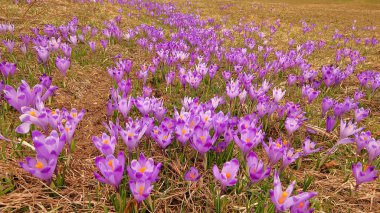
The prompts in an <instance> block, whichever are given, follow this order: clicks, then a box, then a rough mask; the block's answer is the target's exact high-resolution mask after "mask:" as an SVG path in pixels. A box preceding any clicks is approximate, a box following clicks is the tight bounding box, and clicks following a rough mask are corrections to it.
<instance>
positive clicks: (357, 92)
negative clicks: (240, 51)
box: [354, 89, 364, 101]
mask: <svg viewBox="0 0 380 213" xmlns="http://www.w3.org/2000/svg"><path fill="white" fill-rule="evenodd" d="M363 97H364V93H362V92H361V91H360V90H358V89H356V90H355V94H354V100H355V101H360V99H362V98H363Z"/></svg>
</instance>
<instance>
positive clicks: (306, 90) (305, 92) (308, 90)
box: [302, 85, 321, 103]
mask: <svg viewBox="0 0 380 213" xmlns="http://www.w3.org/2000/svg"><path fill="white" fill-rule="evenodd" d="M320 92H321V91H319V90H314V89H313V88H312V87H310V86H309V85H304V86H303V87H302V97H307V98H308V101H309V103H311V102H313V100H314V99H316V98H317V96H318V95H319V93H320Z"/></svg>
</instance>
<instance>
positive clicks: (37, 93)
mask: <svg viewBox="0 0 380 213" xmlns="http://www.w3.org/2000/svg"><path fill="white" fill-rule="evenodd" d="M57 89H58V87H56V86H50V87H49V89H47V90H46V92H45V93H43V87H42V86H41V85H40V84H36V85H35V86H34V87H33V89H31V88H30V86H29V84H28V83H27V82H26V81H24V80H22V81H21V85H20V86H19V87H18V88H17V91H16V90H15V89H14V88H13V87H11V86H9V85H6V86H5V88H4V98H5V100H6V101H7V102H8V103H9V105H11V106H12V107H13V108H15V109H16V110H18V111H19V112H21V107H23V106H35V104H36V100H37V97H40V100H41V101H42V102H43V101H45V100H46V99H47V98H48V97H50V96H51V95H52V94H54V91H55V90H57Z"/></svg>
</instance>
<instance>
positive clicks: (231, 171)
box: [212, 158, 239, 188]
mask: <svg viewBox="0 0 380 213" xmlns="http://www.w3.org/2000/svg"><path fill="white" fill-rule="evenodd" d="M238 171H239V161H238V160H237V159H236V158H234V159H232V160H231V161H228V162H226V163H224V165H223V169H222V171H219V169H218V166H217V165H214V167H213V168H212V173H213V174H214V177H215V178H216V179H217V180H218V181H219V182H220V183H221V184H222V188H225V187H226V186H233V185H235V183H236V182H237V179H236V175H237V173H238Z"/></svg>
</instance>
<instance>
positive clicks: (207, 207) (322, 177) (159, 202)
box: [0, 0, 380, 212]
mask: <svg viewBox="0 0 380 213" xmlns="http://www.w3.org/2000/svg"><path fill="white" fill-rule="evenodd" d="M130 2H137V1H130ZM158 2H160V3H168V2H169V1H166V0H165V1H158ZM173 5H175V7H176V8H177V10H178V11H180V12H182V13H185V14H186V13H190V14H195V15H199V18H198V19H200V20H208V19H209V18H213V19H214V23H210V24H206V26H205V27H204V28H205V29H207V27H211V26H214V24H215V25H216V24H217V25H219V26H220V29H219V30H217V32H216V33H215V35H216V36H217V38H218V39H221V38H223V44H222V45H221V46H223V47H224V48H225V49H226V50H230V48H243V47H244V46H245V44H244V36H247V37H250V36H251V37H254V38H255V39H256V40H257V44H256V46H257V45H265V44H263V40H265V39H267V38H268V37H269V36H270V34H271V33H270V31H269V26H272V25H273V26H274V25H275V24H274V23H275V22H276V20H278V19H280V20H281V22H280V23H281V27H278V29H277V32H276V33H275V34H273V36H271V41H269V44H270V46H271V47H273V48H275V50H278V51H283V52H287V51H289V50H290V49H296V47H297V45H301V44H304V43H305V42H307V41H315V43H316V44H317V42H318V41H320V40H323V41H325V42H326V46H325V47H324V48H322V49H320V50H316V51H314V52H313V53H312V54H311V55H310V56H306V58H307V63H309V64H310V65H311V67H310V69H315V70H318V71H319V73H318V77H319V78H320V77H321V73H320V69H321V67H322V66H323V65H335V66H338V67H339V66H340V67H345V66H346V65H347V63H348V62H347V60H346V61H345V60H342V61H340V62H336V60H335V55H336V51H337V49H343V48H352V49H353V50H358V51H359V52H360V55H361V56H364V57H365V61H364V62H363V63H360V64H358V65H357V67H356V68H355V71H354V73H353V74H352V75H350V76H348V77H347V78H346V79H345V80H344V81H343V82H342V83H340V84H338V85H337V86H334V87H329V88H326V87H325V86H322V87H321V89H320V90H321V93H320V94H319V96H318V97H317V98H316V99H315V100H314V101H313V102H312V103H311V104H309V103H308V102H307V101H306V100H305V98H302V95H301V93H302V91H301V87H302V86H301V85H300V84H298V85H293V86H288V85H287V76H288V74H290V73H291V74H296V75H300V74H301V73H302V72H301V70H300V69H299V68H291V69H289V70H287V71H286V72H279V73H274V72H268V73H267V74H266V76H265V79H268V80H269V81H270V82H271V83H273V87H272V88H274V87H281V88H283V89H285V90H286V94H285V97H284V98H283V99H284V100H288V101H293V102H295V103H299V104H300V106H301V108H302V110H303V111H304V112H305V117H306V118H307V121H305V122H304V123H303V125H302V127H301V128H300V129H299V130H298V131H296V132H295V133H294V134H293V135H288V134H287V131H286V129H285V128H284V123H283V122H284V121H283V120H281V119H279V118H278V117H276V116H267V117H265V118H262V119H261V120H260V122H261V123H263V127H262V129H263V131H265V135H266V137H265V140H264V141H265V142H266V143H267V142H268V140H269V138H270V137H272V138H277V137H281V138H283V139H284V140H287V141H291V143H292V144H293V146H294V148H295V150H296V151H302V142H303V141H304V139H305V138H306V137H307V136H310V137H311V139H312V140H313V141H315V142H316V143H317V146H318V147H323V149H322V151H321V152H318V153H315V154H313V155H310V156H307V157H304V158H302V160H298V161H296V162H295V163H293V164H291V165H290V167H288V168H286V169H285V170H284V171H283V172H282V174H281V181H282V184H283V185H285V186H287V185H288V184H290V183H291V182H292V181H293V180H296V181H297V184H296V191H299V190H304V191H315V192H317V193H318V195H317V196H316V197H314V198H312V200H311V203H312V206H313V208H314V209H315V211H316V212H379V209H380V184H379V183H380V182H379V180H375V181H373V182H370V183H365V184H362V185H361V186H360V187H359V189H358V190H355V179H354V177H353V176H352V171H351V167H352V164H353V163H356V162H358V161H362V162H363V160H364V159H367V154H366V153H365V152H364V151H363V152H362V153H361V155H356V153H355V150H356V147H355V144H348V145H343V146H340V147H339V148H338V151H336V152H335V153H333V154H332V155H331V156H330V157H329V158H327V160H326V162H325V163H324V164H323V165H321V166H320V167H318V166H317V164H318V163H320V162H321V159H323V157H324V156H326V152H327V150H328V149H329V148H331V147H332V146H333V145H334V144H335V143H336V141H337V138H338V137H339V124H338V125H337V126H338V127H336V128H335V129H334V131H333V132H332V133H327V132H326V131H325V130H324V129H325V118H324V117H322V113H321V102H322V100H323V98H324V97H325V96H327V95H328V96H330V97H332V98H334V99H335V100H337V101H339V102H342V101H344V99H345V98H346V97H347V96H349V97H353V95H354V93H355V90H356V89H357V88H360V89H361V90H362V91H363V92H364V93H367V94H366V96H364V97H363V98H362V99H361V100H360V103H359V106H360V107H364V108H365V109H367V108H368V109H370V116H369V117H368V118H366V119H364V120H363V121H361V122H360V123H359V124H358V126H360V127H365V131H371V133H372V137H374V138H376V139H379V137H380V128H379V127H380V120H379V118H380V94H379V91H378V90H377V91H375V92H374V93H373V94H370V92H369V91H367V90H366V89H365V88H363V87H361V86H360V84H359V82H358V79H357V77H356V75H357V74H359V73H360V72H362V71H364V70H374V71H380V45H379V44H378V45H375V46H373V47H372V46H371V45H364V41H363V40H364V38H367V37H368V38H372V37H375V38H378V39H379V38H380V26H377V25H378V24H379V20H380V2H378V1H375V0H365V1H359V0H353V1H348V0H334V1H327V0H323V1H307V0H289V1H277V0H270V1H264V0H260V1H250V0H240V1H229V0H214V1H202V0H192V1H183V0H179V1H175V2H173ZM119 8H121V9H122V10H119ZM165 15H166V14H162V15H161V16H151V15H150V14H147V13H146V10H144V9H138V8H136V7H134V6H128V5H119V4H116V3H115V4H112V3H109V2H108V1H106V2H105V3H94V2H90V3H79V2H75V1H58V0H48V1H38V0H36V1H32V3H31V4H26V3H25V1H21V0H20V3H19V4H14V1H13V0H2V1H1V7H0V24H6V23H12V24H14V25H15V32H14V33H13V34H6V33H2V34H0V40H5V39H11V40H15V41H16V46H15V50H14V52H13V53H12V54H10V53H8V52H7V49H6V48H5V47H4V46H3V45H0V51H1V54H0V59H1V60H0V61H2V60H6V61H8V62H12V63H17V72H16V74H15V75H14V76H13V77H11V78H9V79H8V80H7V84H9V85H11V86H15V87H18V86H19V84H20V82H21V80H22V79H24V80H26V81H27V82H28V83H29V85H35V84H37V83H38V82H39V77H40V76H41V75H42V74H43V73H47V74H49V75H51V76H52V79H53V85H56V86H58V87H59V89H58V90H57V92H56V95H55V96H54V97H53V98H51V99H49V101H47V102H46V103H45V105H46V106H48V107H50V108H53V109H55V108H62V107H65V108H67V109H71V108H76V109H78V110H79V109H85V111H86V113H85V116H84V117H83V120H82V121H81V122H80V123H79V126H78V127H77V130H76V132H75V135H74V141H75V149H74V150H73V152H72V153H71V154H69V153H68V150H67V149H65V150H64V151H63V152H62V154H61V157H60V159H59V163H58V166H57V171H58V172H57V173H60V174H63V175H59V176H58V175H56V174H55V175H54V177H53V179H54V181H53V183H52V184H47V183H46V182H43V181H41V180H39V179H37V178H35V177H33V176H32V175H31V174H29V173H28V172H26V171H24V170H23V169H22V168H20V165H19V162H20V161H24V158H25V157H26V156H34V152H33V151H32V150H30V149H28V148H27V147H25V146H21V145H20V144H15V143H11V142H8V141H5V140H0V212H132V211H134V206H135V201H134V199H133V196H132V194H131V192H130V191H129V186H128V181H127V174H126V173H124V177H125V178H124V179H123V182H122V184H121V186H120V188H121V191H120V192H119V193H117V192H115V190H114V188H113V187H112V186H109V185H105V184H101V183H99V182H98V181H97V180H96V179H95V178H94V175H93V172H94V171H97V168H96V165H95V163H94V159H95V157H96V156H99V155H100V152H99V151H98V150H97V148H96V147H95V146H94V145H93V143H92V136H99V135H101V133H102V132H107V130H106V128H105V127H104V125H103V123H104V122H107V123H108V121H110V120H113V121H114V120H115V115H113V116H109V115H107V109H106V104H107V101H108V100H109V99H110V88H111V87H113V86H115V82H114V80H113V79H112V78H111V77H109V75H108V73H107V67H112V66H115V60H114V57H115V56H116V55H117V54H121V56H122V57H123V58H127V59H131V60H133V68H132V71H131V73H130V75H129V77H130V79H131V80H132V85H133V86H132V91H131V95H132V96H134V97H136V96H140V95H141V94H142V82H141V80H139V79H138V78H137V77H136V75H137V72H138V71H139V70H140V69H141V66H142V65H144V64H152V59H153V58H154V57H156V56H157V54H156V52H155V51H154V50H153V51H152V50H148V49H147V48H143V47H141V45H139V44H138V39H140V38H143V37H144V36H146V34H147V33H146V32H141V33H140V34H138V35H137V36H136V37H135V38H132V39H130V40H125V39H122V40H117V39H112V38H111V39H109V40H108V41H109V45H108V46H107V48H106V49H105V50H104V49H103V48H102V46H101V44H100V43H99V40H100V39H104V36H103V35H102V33H101V29H103V28H104V22H105V21H109V20H111V19H115V17H116V16H120V17H121V21H120V23H118V26H119V28H120V29H121V30H123V31H124V32H127V30H128V29H136V27H139V28H140V29H141V28H142V27H141V26H142V25H143V26H144V25H149V26H155V27H156V28H159V29H160V30H162V32H163V34H164V38H165V39H167V40H169V39H170V36H171V35H172V33H174V32H178V29H177V28H176V27H175V26H170V25H169V24H165V23H164V22H163V20H164V18H160V17H166V16H165ZM74 16H75V17H77V18H78V22H79V24H78V25H79V26H80V27H83V26H85V25H90V26H91V27H97V28H98V29H99V32H98V34H96V35H95V36H94V37H93V38H88V37H86V42H84V43H83V42H81V43H79V44H78V45H77V46H75V47H73V51H72V55H71V65H70V69H69V71H68V72H67V76H66V77H63V76H62V74H61V73H60V72H59V71H58V70H57V68H56V66H55V57H56V55H57V53H52V54H51V55H50V59H49V61H48V64H47V65H46V66H43V65H41V64H38V63H37V60H36V53H35V51H34V50H33V48H32V46H33V44H30V47H29V50H28V53H26V54H22V53H21V51H20V50H19V48H18V44H21V41H20V39H19V35H20V34H29V35H32V33H31V30H30V29H31V28H32V27H39V28H40V29H43V28H44V25H47V24H51V25H55V26H60V25H62V24H66V23H68V22H69V21H71V20H72V19H73V17H74ZM354 20H356V23H355V26H356V27H357V30H352V26H353V23H354ZM302 21H304V23H307V26H309V27H310V26H313V27H312V30H311V31H310V32H307V33H304V32H303V26H302ZM249 24H255V25H256V24H258V25H262V26H263V27H262V30H263V32H264V33H265V35H266V36H265V39H259V38H258V36H257V34H254V33H247V32H246V31H244V30H243V29H244V26H245V25H247V26H250V25H249ZM313 24H315V25H313ZM290 26H291V27H290ZM373 26H377V28H373ZM367 27H370V28H371V30H367V29H366V28H367ZM364 28H365V29H364ZM221 29H226V30H230V31H231V37H233V38H234V39H230V38H229V37H228V36H226V35H224V34H223V30H221ZM78 31H79V29H78ZM335 33H339V34H342V36H344V37H348V38H349V37H351V36H353V37H355V38H362V39H363V40H362V42H361V44H360V45H357V44H355V42H354V41H353V40H349V41H348V42H347V43H343V41H342V40H332V37H333V35H334V34H335ZM291 39H294V40H295V45H294V46H293V47H292V48H290V47H289V41H290V40H291ZM90 40H91V41H96V42H97V43H96V45H97V46H96V50H95V52H94V53H92V52H91V49H90V48H89V46H88V44H87V42H88V41H90ZM338 44H339V46H338V47H337V45H338ZM205 45H206V44H205ZM189 51H195V48H194V47H191V48H190V50H189ZM251 52H254V53H257V54H258V55H259V54H261V53H259V52H258V50H257V47H255V49H253V50H252V51H251ZM269 58H270V59H275V56H274V54H273V55H272V56H270V57H269ZM258 60H259V63H260V66H261V67H265V64H264V62H263V61H262V60H261V58H260V59H258ZM211 63H217V64H218V66H219V69H218V73H217V74H216V76H215V78H214V79H213V80H212V81H210V79H209V78H207V79H204V80H202V82H201V83H200V86H199V88H198V89H197V90H191V89H189V88H188V87H187V88H186V89H183V88H182V87H181V84H180V81H179V80H178V79H177V78H176V79H175V80H174V83H173V85H172V86H170V87H167V86H166V83H165V79H164V78H162V76H161V74H160V73H168V72H169V71H172V70H176V66H174V65H173V66H167V65H166V64H165V65H163V64H162V65H160V66H159V67H158V68H157V70H158V71H157V73H156V74H155V75H149V76H148V79H147V86H149V87H151V88H152V89H153V92H152V94H153V96H154V97H157V98H160V100H163V103H164V106H165V107H166V108H167V114H166V116H168V117H173V115H174V108H176V109H181V107H182V104H181V100H182V99H183V98H184V97H185V96H190V97H199V99H200V102H207V101H209V100H210V99H211V98H212V97H214V96H215V95H219V96H225V100H226V104H225V105H223V106H221V108H218V110H221V111H223V112H224V113H227V112H228V111H229V112H230V113H231V115H234V116H238V117H240V116H244V115H247V114H249V113H253V112H254V111H255V110H256V104H257V101H251V100H250V98H249V96H248V98H247V101H246V102H245V103H243V104H239V101H238V100H237V99H235V100H234V101H233V104H231V103H232V101H231V103H230V102H229V98H228V96H227V95H225V90H226V89H225V88H226V82H225V80H224V79H223V76H222V74H221V73H222V72H223V71H225V70H229V71H233V69H234V68H233V66H232V65H231V64H230V63H228V62H227V61H226V60H225V59H222V60H221V61H218V60H217V59H216V57H215V55H212V56H211V57H210V64H211ZM184 64H185V63H184ZM184 66H186V65H184ZM189 66H190V65H189ZM190 67H191V66H190ZM191 68H193V67H191ZM189 69H190V68H189ZM342 69H343V68H342ZM176 72H177V77H178V70H177V71H176ZM233 77H234V78H237V74H236V73H234V74H233ZM63 82H65V83H63ZM210 82H212V83H210ZM254 82H255V83H257V84H258V85H261V84H262V80H261V79H258V78H256V79H255V80H254ZM268 97H272V91H271V90H269V92H268ZM0 100H1V107H0V108H1V111H0V133H1V134H2V135H3V136H5V137H6V138H10V139H12V140H18V139H21V140H25V141H27V142H29V143H32V139H31V133H28V134H26V135H22V134H18V133H16V132H15V129H16V127H17V126H19V125H20V124H21V122H20V120H19V116H20V113H19V112H17V111H16V110H14V109H13V108H11V107H10V106H9V105H8V104H7V103H6V101H5V100H4V99H3V98H2V99H0ZM284 100H283V102H282V103H285V101H284ZM129 116H131V117H133V118H134V119H135V118H139V117H141V114H140V113H139V111H138V110H137V109H136V108H134V109H132V110H131V111H130V113H129ZM118 117H119V118H120V119H121V120H122V116H121V115H120V114H119V115H118ZM353 117H354V113H353V111H350V112H348V113H347V114H345V115H344V116H343V118H344V119H352V118H353ZM121 123H122V122H121ZM338 123H339V121H338ZM156 125H157V124H156ZM307 127H308V128H311V129H313V130H314V131H315V132H316V133H315V134H310V133H309V132H307V131H306V129H307ZM34 129H37V128H36V127H34ZM220 140H222V139H219V141H220ZM120 150H123V151H125V152H126V153H127V148H126V146H125V144H124V143H123V142H122V141H121V139H119V141H118V145H117V147H116V152H115V153H118V151H120ZM139 152H143V153H144V154H145V155H146V156H147V157H148V156H149V157H152V158H153V159H154V161H155V162H161V163H162V165H163V167H162V170H161V172H160V174H159V177H160V179H159V180H158V181H157V183H155V184H154V189H153V191H152V193H151V195H150V197H149V198H148V199H147V200H146V201H145V202H143V203H141V205H140V206H139V208H140V210H139V211H141V212H217V207H219V208H221V212H253V211H255V212H274V208H275V207H274V205H273V204H272V202H271V199H270V197H269V190H270V189H272V188H273V178H272V177H273V176H272V175H271V176H270V177H268V178H267V179H265V180H263V181H262V182H260V183H258V184H252V185H250V184H248V182H249V178H247V175H246V174H244V172H239V175H238V176H239V181H238V183H237V185H236V186H234V187H228V188H227V190H226V191H225V192H224V193H223V194H222V195H221V197H220V198H218V196H217V195H218V193H219V191H220V184H219V183H218V182H217V180H216V179H215V178H214V176H213V173H212V167H213V165H214V164H217V165H218V167H219V168H221V166H222V165H223V163H224V162H226V161H229V160H231V159H232V157H236V158H238V159H239V161H240V162H244V161H245V160H244V156H243V154H242V153H241V152H240V151H239V148H238V147H237V146H236V145H235V146H234V145H233V143H231V146H229V148H227V151H225V153H222V154H220V155H218V154H216V153H215V152H211V151H210V152H209V153H208V154H207V160H208V161H207V162H205V159H204V158H201V157H200V156H199V154H198V153H197V152H196V151H195V150H194V149H193V148H192V147H191V146H186V147H184V148H182V147H181V146H180V144H179V143H178V142H177V141H175V142H173V143H172V144H171V145H170V146H169V147H168V148H167V149H165V150H162V149H160V148H159V147H158V146H157V145H156V143H155V142H154V140H153V139H151V138H148V137H145V136H144V137H143V138H142V139H141V142H140V145H139V147H138V149H137V151H135V152H134V153H133V154H132V157H133V158H134V159H136V158H137V156H138V153H139ZM255 152H256V153H257V154H258V156H259V157H260V158H261V159H264V161H265V162H267V157H266V154H265V151H264V149H263V148H262V146H259V147H258V148H255ZM130 161H131V159H130V158H128V160H127V162H126V165H129V164H130ZM204 164H206V165H204ZM372 165H373V166H375V168H377V169H380V160H379V159H377V160H375V161H374V162H373V163H372ZM191 166H195V167H197V168H198V169H199V170H200V172H201V174H202V177H201V179H200V180H199V181H197V182H191V183H190V182H188V181H185V180H184V178H183V175H184V173H185V172H186V171H187V170H188V169H189V168H190V167H191ZM240 169H241V170H242V171H243V170H244V169H243V166H241V168H240ZM272 171H273V170H272ZM272 173H273V172H272ZM59 178H61V179H60V180H58V179H59Z"/></svg>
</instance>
